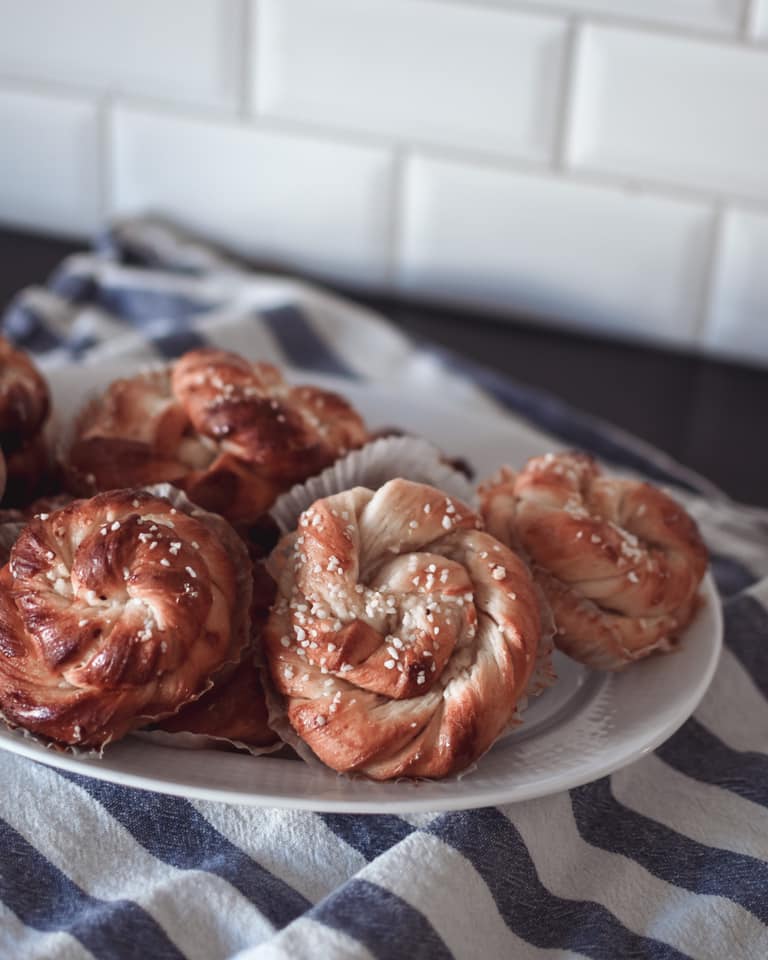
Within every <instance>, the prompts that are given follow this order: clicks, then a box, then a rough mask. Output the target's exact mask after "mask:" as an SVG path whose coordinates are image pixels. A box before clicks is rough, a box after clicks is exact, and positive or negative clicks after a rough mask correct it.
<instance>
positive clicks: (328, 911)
mask: <svg viewBox="0 0 768 960" xmlns="http://www.w3.org/2000/svg"><path fill="white" fill-rule="evenodd" d="M410 867H411V869H412V870H418V864H415V863H414V864H411V865H410ZM427 895H428V896H439V891H427ZM309 916H310V917H311V918H312V919H313V920H318V921H319V922H320V923H322V924H325V926H327V927H332V928H333V929H334V930H340V931H342V932H343V933H346V934H348V935H349V936H351V937H354V939H355V940H358V941H359V942H360V943H362V944H363V945H364V946H365V947H367V949H368V950H369V951H370V952H371V953H372V954H373V955H374V957H378V958H379V960H403V958H404V957H408V958H409V960H410V958H413V960H451V957H452V954H451V952H450V950H449V949H448V948H447V947H446V945H445V943H444V942H443V940H442V939H441V937H440V936H439V935H438V934H437V932H436V931H435V928H434V927H433V926H432V924H431V923H430V922H429V920H427V918H426V917H425V916H424V914H423V913H420V912H419V911H418V910H415V909H414V908H413V907H412V906H411V905H410V904H408V903H406V902H405V900H402V899H401V898H400V897H398V896H396V895H395V894H394V893H390V892H389V891H388V890H384V889H383V887H379V886H376V885H375V884H373V883H368V881H367V880H360V879H353V880H350V881H349V882H348V883H345V884H344V886H343V887H341V888H340V889H339V890H337V891H336V892H335V893H332V894H331V895H330V896H329V897H326V898H325V900H322V901H321V902H320V903H319V904H317V906H316V907H314V908H313V909H312V910H311V911H310V912H309Z"/></svg>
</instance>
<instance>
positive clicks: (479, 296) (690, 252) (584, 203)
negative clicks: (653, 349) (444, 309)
mask: <svg viewBox="0 0 768 960" xmlns="http://www.w3.org/2000/svg"><path fill="white" fill-rule="evenodd" d="M406 198H407V203H406V207H405V211H404V223H403V232H402V237H401V249H400V259H399V269H398V284H399V286H400V288H401V289H402V290H404V291H407V292H409V293H411V294H416V295H419V296H420V297H425V298H431V299H436V300H439V301H449V300H455V301H459V302H463V303H467V304H471V305H476V306H480V307H486V308H492V309H500V310H502V311H506V312H507V313H509V312H518V313H523V314H532V315H534V316H539V317H543V318H551V319H553V320H556V321H557V322H558V323H561V324H564V325H571V326H576V327H586V328H589V329H594V330H600V331H604V332H607V333H613V334H618V335H627V336H630V337H639V338H646V337H648V338H659V339H661V340H667V341H677V342H686V341H689V340H690V339H691V338H692V336H693V333H694V329H695V323H696V317H697V313H698V310H699V308H700V302H701V293H702V291H703V287H704V275H705V270H706V261H707V249H708V245H709V238H710V230H711V215H710V213H709V212H708V211H707V209H706V208H704V207H703V206H700V205H699V204H696V203H691V202H687V201H686V202H681V201H677V200H671V199H666V198H659V197H656V196H648V195H644V194H642V193H637V192H627V191H621V190H618V189H613V188H603V187H595V186H588V185H584V184H577V183H573V182H568V181H565V180H559V179H555V178H551V177H544V176H532V175H522V174H515V173H511V172H507V171H503V170H497V169H491V168H487V167H479V166H470V165H468V164H458V163H453V162H446V161H443V160H436V159H430V158H425V157H417V158H415V159H413V160H412V161H411V163H410V165H409V169H408V177H407V182H406Z"/></svg>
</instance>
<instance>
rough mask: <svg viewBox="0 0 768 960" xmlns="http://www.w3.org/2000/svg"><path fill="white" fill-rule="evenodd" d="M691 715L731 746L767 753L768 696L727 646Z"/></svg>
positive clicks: (732, 747)
mask: <svg viewBox="0 0 768 960" xmlns="http://www.w3.org/2000/svg"><path fill="white" fill-rule="evenodd" d="M755 639H756V640H757V639H758V638H755ZM695 716H696V719H697V720H699V721H700V722H701V723H703V724H704V726H705V727H707V728H708V729H709V730H711V731H712V733H714V734H715V736H716V737H718V738H719V739H720V740H722V741H723V742H724V743H725V744H726V745H727V746H729V747H730V748H731V749H732V750H752V751H757V752H760V753H768V700H766V699H765V697H764V696H763V695H762V694H761V693H760V691H759V690H758V689H757V687H756V686H755V684H754V682H753V681H752V678H751V677H750V676H749V674H748V673H747V671H746V670H745V669H744V667H742V665H741V664H740V663H739V661H738V660H737V659H736V657H735V656H734V655H733V654H732V653H731V652H730V650H727V649H724V650H723V654H722V657H721V658H720V663H719V664H718V667H717V671H716V673H715V676H714V679H713V680H712V686H711V687H710V688H709V690H708V691H707V694H706V696H705V697H704V699H703V700H702V702H701V705H700V706H699V708H698V709H697V711H696V714H695Z"/></svg>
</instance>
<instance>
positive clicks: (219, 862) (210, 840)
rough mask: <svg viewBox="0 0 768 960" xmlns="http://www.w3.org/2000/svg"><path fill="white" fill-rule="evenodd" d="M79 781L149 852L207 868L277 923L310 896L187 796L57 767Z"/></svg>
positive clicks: (283, 923) (188, 867)
mask: <svg viewBox="0 0 768 960" xmlns="http://www.w3.org/2000/svg"><path fill="white" fill-rule="evenodd" d="M57 772H58V773H59V774H61V775H62V776H64V777H66V778H67V779H69V780H72V781H73V782H74V783H76V784H78V785H79V786H80V787H82V788H83V789H84V790H86V791H87V792H88V793H89V794H90V795H91V796H92V797H93V798H94V799H95V800H98V801H99V803H101V804H102V805H103V806H104V807H105V809H106V810H107V811H108V812H109V813H110V814H111V815H112V816H113V817H114V818H115V819H116V820H118V821H119V822H120V823H121V824H122V825H123V826H124V827H125V828H126V829H127V830H128V831H129V833H131V834H132V835H133V837H134V838H135V839H136V840H137V841H138V842H139V843H140V844H141V845H142V846H143V847H145V848H146V849H147V850H149V852H150V853H151V854H152V855H153V856H155V857H157V858H158V860H162V861H163V862H164V863H169V864H170V865H171V866H173V867H177V868H178V869H180V870H207V871H208V872H209V873H214V874H216V876H219V877H221V878H222V879H223V880H226V881H228V882H229V883H231V884H232V886H233V887H235V889H237V890H239V891H240V893H242V894H243V896H244V897H246V898H247V899H248V900H249V901H250V902H251V903H252V904H253V905H254V906H255V907H256V908H257V909H258V910H259V912H260V913H261V914H262V915H263V916H264V917H266V919H267V920H268V921H269V922H270V923H272V924H273V925H274V926H275V927H278V928H281V927H284V926H286V924H288V923H290V922H291V921H292V920H295V919H296V917H298V916H301V914H302V913H304V912H305V911H306V910H307V909H309V907H310V903H309V901H308V900H307V899H306V898H305V897H303V896H302V895H301V894H300V893H298V892H297V891H296V890H294V889H293V888H292V887H290V886H288V884H287V883H284V882H283V881H282V880H280V879H279V878H278V877H275V876H274V875H273V874H271V873H270V872H269V871H268V870H266V869H265V868H264V867H262V866H261V864H259V863H257V862H256V861H255V860H252V859H251V858H250V857H249V856H248V855H247V854H246V853H244V852H243V851H242V850H241V849H240V848H239V847H236V846H235V845H234V844H233V843H230V842H229V840H227V839H226V837H223V836H222V835H221V834H220V833H219V832H218V831H217V830H216V829H215V828H214V827H213V826H212V825H211V824H210V823H209V822H208V821H207V820H206V819H205V817H203V816H202V814H200V813H198V812H197V810H195V808H194V807H193V806H192V805H191V804H190V803H188V802H187V801H186V800H182V799H180V798H178V797H169V796H166V795H164V794H160V793H147V792H145V791H143V790H134V789H131V788H129V787H121V786H117V785H116V784H112V783H106V782H103V781H99V780H92V779H90V778H89V777H81V776H79V775H78V774H72V773H66V772H63V771H61V770H59V771H57Z"/></svg>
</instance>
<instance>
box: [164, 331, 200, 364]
mask: <svg viewBox="0 0 768 960" xmlns="http://www.w3.org/2000/svg"><path fill="white" fill-rule="evenodd" d="M151 342H152V346H153V347H155V349H156V350H158V351H159V352H160V353H161V354H162V355H163V356H164V357H165V358H166V359H167V360H173V359H175V358H176V357H180V356H181V354H182V353H186V351H187V350H197V349H198V348H199V347H205V346H207V344H208V341H207V340H206V339H205V337H204V336H202V334H199V333H198V332H197V331H196V330H192V329H191V328H187V329H184V330H173V331H171V332H170V333H161V334H158V335H157V336H153V337H152V338H151Z"/></svg>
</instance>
